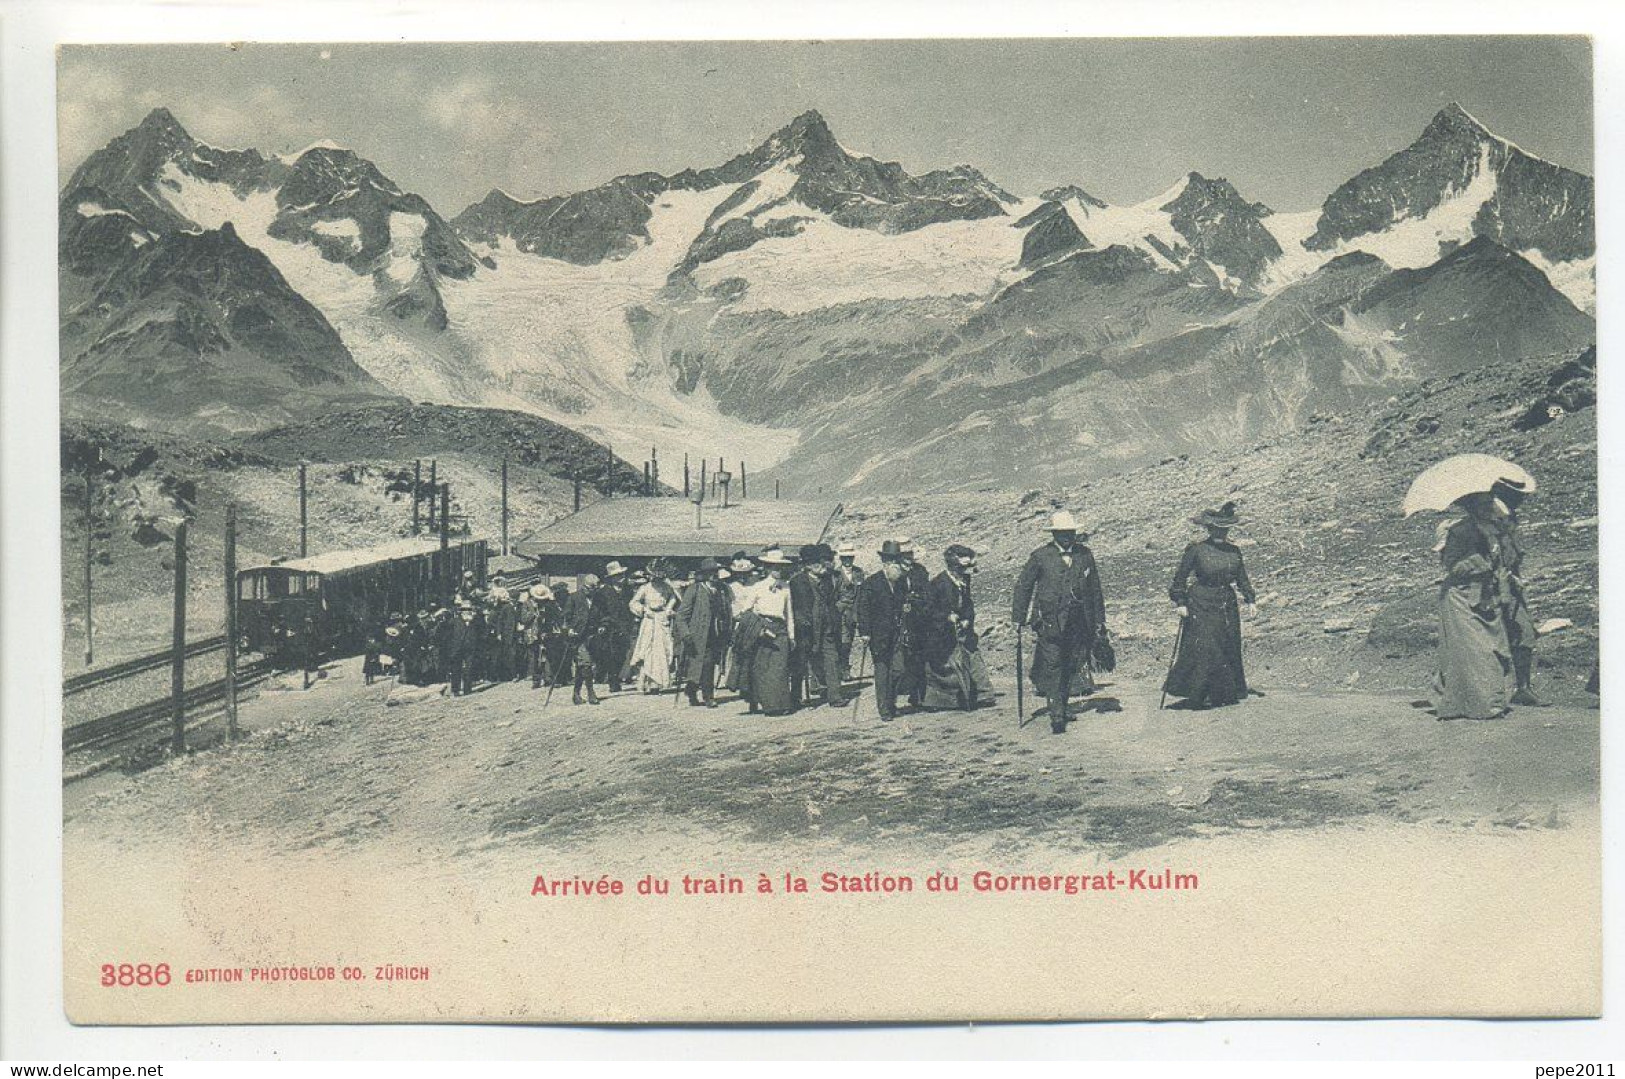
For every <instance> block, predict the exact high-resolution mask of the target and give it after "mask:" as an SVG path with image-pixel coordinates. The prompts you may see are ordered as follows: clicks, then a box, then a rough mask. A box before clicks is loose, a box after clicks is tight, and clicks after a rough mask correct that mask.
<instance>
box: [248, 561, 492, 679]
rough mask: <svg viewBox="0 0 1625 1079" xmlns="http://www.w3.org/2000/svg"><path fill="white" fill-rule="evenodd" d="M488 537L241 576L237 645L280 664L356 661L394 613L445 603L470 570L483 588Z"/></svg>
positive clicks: (289, 564)
mask: <svg viewBox="0 0 1625 1079" xmlns="http://www.w3.org/2000/svg"><path fill="white" fill-rule="evenodd" d="M486 563H487V545H486V541H485V540H467V541H465V542H461V543H453V544H451V545H450V546H448V547H447V548H445V549H444V550H442V549H441V547H440V542H439V541H438V540H432V539H409V540H400V541H397V542H395V543H388V544H384V545H382V546H379V547H367V548H362V549H359V550H349V551H329V552H327V553H325V554H319V555H311V556H310V557H308V558H298V559H293V560H290V561H286V562H280V561H279V562H273V563H271V564H270V565H265V566H253V567H250V568H248V569H244V570H241V571H239V572H238V574H237V625H238V629H239V632H240V633H241V637H242V639H241V641H240V645H241V647H243V648H244V649H246V650H249V651H254V652H261V653H264V654H265V655H266V656H269V657H271V658H272V659H273V660H274V661H275V662H276V663H277V664H278V665H279V666H291V665H298V664H302V663H312V662H315V661H317V660H320V659H322V658H331V657H340V656H352V655H356V654H358V653H359V652H360V651H361V650H362V649H363V647H364V646H365V645H366V640H367V635H368V633H370V632H372V631H374V630H376V629H377V628H378V627H379V626H380V625H382V624H383V622H384V620H385V619H387V618H388V617H389V615H390V614H391V613H394V612H400V613H403V614H404V613H406V612H408V611H414V610H417V609H419V608H420V607H425V606H428V605H430V604H434V605H440V604H444V603H446V602H448V601H449V600H450V599H451V597H452V595H453V593H454V592H455V591H456V589H457V587H458V584H459V582H460V581H461V580H462V576H463V573H464V572H465V571H468V572H472V573H473V574H474V579H475V581H476V583H478V584H479V585H481V586H483V585H484V584H485V576H486Z"/></svg>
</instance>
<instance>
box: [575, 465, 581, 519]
mask: <svg viewBox="0 0 1625 1079" xmlns="http://www.w3.org/2000/svg"><path fill="white" fill-rule="evenodd" d="M573 478H574V480H575V487H576V508H575V512H577V513H580V512H581V471H580V470H579V469H577V470H576V474H575V476H574V477H573Z"/></svg>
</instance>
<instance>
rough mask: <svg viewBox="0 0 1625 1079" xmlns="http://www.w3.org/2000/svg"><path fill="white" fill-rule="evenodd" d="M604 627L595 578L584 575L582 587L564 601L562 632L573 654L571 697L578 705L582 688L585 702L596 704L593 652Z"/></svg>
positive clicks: (601, 603) (601, 605)
mask: <svg viewBox="0 0 1625 1079" xmlns="http://www.w3.org/2000/svg"><path fill="white" fill-rule="evenodd" d="M603 628H604V604H603V599H602V597H601V596H600V595H599V593H598V578H597V577H595V576H594V575H593V574H591V573H587V574H583V575H582V577H581V587H580V588H579V589H577V590H576V593H575V594H574V595H572V596H571V597H570V598H569V599H567V600H565V602H564V632H565V635H566V636H567V637H568V638H569V641H570V647H571V649H573V651H574V659H575V666H576V684H575V692H574V693H573V694H571V698H572V699H573V700H574V702H575V703H576V704H580V703H581V689H582V687H583V686H585V687H586V689H587V703H588V704H597V703H599V701H598V692H597V691H596V690H595V689H593V679H594V677H595V676H594V674H593V652H594V650H595V649H596V648H597V638H598V636H599V634H601V633H602V632H603Z"/></svg>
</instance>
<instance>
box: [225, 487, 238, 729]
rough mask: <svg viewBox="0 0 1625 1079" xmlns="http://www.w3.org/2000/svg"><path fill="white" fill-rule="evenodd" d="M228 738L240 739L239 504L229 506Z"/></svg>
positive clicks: (227, 525) (227, 590)
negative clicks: (238, 690) (238, 648)
mask: <svg viewBox="0 0 1625 1079" xmlns="http://www.w3.org/2000/svg"><path fill="white" fill-rule="evenodd" d="M226 737H227V738H232V739H235V738H236V737H237V503H235V502H228V503H226Z"/></svg>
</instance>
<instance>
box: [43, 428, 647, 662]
mask: <svg viewBox="0 0 1625 1079" xmlns="http://www.w3.org/2000/svg"><path fill="white" fill-rule="evenodd" d="M504 454H506V455H507V456H508V458H509V462H510V463H509V477H508V479H509V513H510V520H509V534H510V536H512V537H518V536H521V535H523V534H524V533H525V532H527V531H530V530H533V529H535V528H539V527H542V526H543V525H546V524H550V523H552V522H553V521H554V520H556V519H557V518H558V517H560V516H562V515H564V514H567V513H569V512H570V511H571V508H572V505H573V499H574V484H573V480H572V477H573V476H574V474H575V473H576V471H577V470H578V469H579V470H580V471H581V472H582V474H583V477H584V480H585V483H584V488H583V499H584V501H587V502H591V501H594V500H596V499H598V498H601V497H603V495H604V493H605V492H606V491H609V490H611V489H613V491H614V492H616V493H617V494H626V493H629V492H631V491H634V490H636V489H637V488H638V487H639V486H641V483H642V473H641V471H640V470H639V469H635V468H634V467H633V466H632V465H630V464H628V463H627V462H626V461H624V460H621V459H620V458H616V459H615V462H614V471H613V474H612V476H611V477H610V479H609V482H606V480H605V476H604V468H605V460H606V458H607V454H608V451H607V449H606V447H603V446H600V445H596V444H594V443H591V442H588V441H587V440H585V439H583V438H581V436H579V435H577V434H575V433H574V432H572V431H568V430H566V429H563V428H559V427H557V426H555V425H553V424H549V423H548V422H547V421H545V420H541V419H538V418H536V417H533V416H525V415H520V414H502V413H490V412H488V411H485V410H473V409H442V408H438V407H433V406H400V407H395V406H383V407H368V408H361V409H355V410H351V411H348V412H344V411H341V412H335V413H333V414H330V415H326V416H323V417H322V418H320V419H318V420H314V421H310V422H308V423H304V424H300V425H298V426H295V427H291V428H278V429H273V430H271V431H267V432H263V433H260V434H257V435H254V436H253V437H252V438H246V439H245V438H222V439H213V440H205V439H198V438H189V437H181V436H175V435H166V434H162V433H156V432H150V431H141V430H136V429H133V428H131V427H128V426H126V425H122V424H119V423H115V422H110V421H107V420H84V421H70V422H67V423H65V424H64V426H63V429H62V438H61V470H62V472H61V496H62V537H61V543H62V548H61V550H62V596H63V633H64V646H63V647H64V661H65V663H66V665H67V669H68V670H69V671H73V670H77V669H78V661H79V659H80V658H82V651H83V634H84V586H83V572H84V557H85V553H84V552H85V548H84V543H85V530H86V527H87V521H86V517H85V514H84V510H83V505H84V490H85V489H84V475H85V472H86V470H87V468H89V469H91V471H92V472H93V473H94V475H95V477H96V484H95V491H96V496H97V497H96V502H95V516H94V519H92V520H91V521H90V522H89V527H90V528H91V529H92V530H93V531H94V532H95V533H96V535H95V537H94V544H93V551H94V556H95V563H94V566H93V570H92V573H93V577H92V589H93V598H94V605H95V624H96V634H97V648H96V652H97V657H98V658H97V662H98V663H105V662H114V661H116V660H117V659H119V658H122V657H128V656H131V655H139V654H142V653H144V652H147V651H152V650H155V649H159V648H163V647H165V646H166V644H167V639H168V634H169V604H170V603H171V597H172V595H173V593H172V591H171V590H172V588H173V572H174V565H173V561H172V555H173V538H174V529H175V525H176V524H178V523H179V522H180V521H181V520H186V521H188V522H189V532H190V534H189V538H188V547H189V550H190V573H189V577H188V610H189V614H188V620H189V622H190V624H191V626H192V633H193V634H194V635H196V636H199V637H201V636H205V635H207V634H209V633H213V632H215V631H216V630H217V628H218V626H219V624H220V620H221V617H222V615H221V611H222V598H221V592H220V587H221V579H222V578H221V575H220V570H221V567H222V565H223V558H224V554H223V545H224V531H225V513H226V505H227V504H228V503H229V502H236V503H237V504H238V528H239V554H238V561H239V564H240V565H243V566H248V565H255V564H260V563H264V562H266V561H269V560H270V559H271V558H273V557H287V556H289V555H295V554H297V552H298V546H299V478H298V477H299V468H298V466H299V463H300V462H301V461H309V462H310V463H309V464H308V465H307V469H306V472H307V483H308V496H307V497H308V507H307V513H308V521H309V549H310V551H311V552H312V553H317V552H321V551H329V550H340V549H346V548H352V547H368V546H374V545H376V544H380V543H386V542H389V541H390V540H393V539H397V538H399V537H401V536H405V535H409V534H410V532H411V522H412V501H411V491H412V463H413V460H414V459H415V458H422V459H423V460H424V464H425V474H424V476H423V479H422V482H423V484H424V492H423V493H424V494H425V495H427V493H428V491H427V484H428V474H427V466H428V462H429V461H430V460H433V461H435V463H436V478H437V479H439V480H442V481H445V482H448V483H450V484H451V498H452V501H451V509H452V514H453V520H454V521H459V520H462V519H463V518H465V517H466V518H467V519H468V522H469V524H468V531H471V532H472V533H473V534H474V535H476V536H481V537H486V538H490V539H493V540H494V539H495V538H496V537H497V536H499V535H500V532H501V514H500V507H501V496H502V486H501V463H500V462H501V459H502V457H503V455H504Z"/></svg>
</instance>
